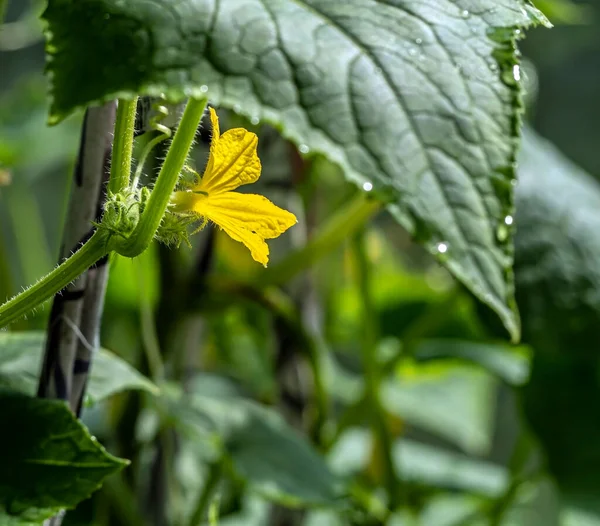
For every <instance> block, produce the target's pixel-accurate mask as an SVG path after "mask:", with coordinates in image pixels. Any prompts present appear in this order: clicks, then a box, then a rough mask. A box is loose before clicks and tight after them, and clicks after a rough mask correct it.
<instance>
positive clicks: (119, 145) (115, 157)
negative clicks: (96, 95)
mask: <svg viewBox="0 0 600 526" xmlns="http://www.w3.org/2000/svg"><path fill="white" fill-rule="evenodd" d="M136 109H137V97H135V98H134V99H133V100H124V99H119V104H118V106H117V120H116V122H115V138H114V142H113V149H112V160H111V165H110V181H109V182H108V191H109V192H111V193H113V194H118V193H119V192H120V191H122V190H124V189H125V188H127V187H128V186H129V178H130V177H131V158H132V155H133V132H134V130H135V112H136Z"/></svg>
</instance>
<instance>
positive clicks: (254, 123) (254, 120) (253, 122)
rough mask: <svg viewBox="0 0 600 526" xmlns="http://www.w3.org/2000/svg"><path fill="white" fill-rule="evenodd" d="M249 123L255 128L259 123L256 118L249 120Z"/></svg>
mask: <svg viewBox="0 0 600 526" xmlns="http://www.w3.org/2000/svg"><path fill="white" fill-rule="evenodd" d="M250 122H251V123H252V125H253V126H256V125H257V124H258V123H259V122H260V119H259V118H258V117H256V116H254V117H252V118H251V119H250Z"/></svg>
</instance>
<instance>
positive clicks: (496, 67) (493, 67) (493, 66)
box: [489, 61, 498, 71]
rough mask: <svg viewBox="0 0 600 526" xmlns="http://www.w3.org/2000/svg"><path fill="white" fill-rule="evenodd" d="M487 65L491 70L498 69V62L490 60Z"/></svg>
mask: <svg viewBox="0 0 600 526" xmlns="http://www.w3.org/2000/svg"><path fill="white" fill-rule="evenodd" d="M489 66H490V69H491V70H492V71H496V70H497V69H498V64H496V62H495V61H492V62H490V64H489Z"/></svg>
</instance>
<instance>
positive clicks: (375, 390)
mask: <svg viewBox="0 0 600 526" xmlns="http://www.w3.org/2000/svg"><path fill="white" fill-rule="evenodd" d="M353 241H354V253H355V256H356V266H357V277H358V288H359V291H360V296H361V300H362V314H363V316H362V319H363V323H364V333H363V342H362V345H361V350H362V361H363V367H364V372H365V393H366V394H365V399H366V401H367V402H368V403H369V404H370V406H371V425H372V428H373V433H374V434H375V436H376V437H377V439H378V441H379V444H380V447H381V452H382V457H383V458H382V464H383V469H384V470H385V483H386V487H387V492H388V497H389V507H390V509H391V510H394V509H396V507H397V506H398V503H399V499H400V479H399V477H398V473H397V472H396V466H395V462H394V457H393V445H394V442H393V437H392V434H391V432H390V430H389V428H388V425H387V419H386V414H385V411H384V409H383V407H382V404H381V398H380V392H381V374H380V371H379V364H378V362H377V339H378V327H377V320H376V318H375V316H376V313H375V306H374V304H373V298H372V295H371V287H370V264H369V261H368V257H367V252H366V249H365V232H364V229H361V231H359V233H358V234H357V235H356V236H355V237H354V239H353Z"/></svg>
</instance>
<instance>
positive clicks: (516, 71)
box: [512, 64, 521, 82]
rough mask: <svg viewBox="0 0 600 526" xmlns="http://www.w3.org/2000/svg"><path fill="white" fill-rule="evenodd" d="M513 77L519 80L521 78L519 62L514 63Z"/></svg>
mask: <svg viewBox="0 0 600 526" xmlns="http://www.w3.org/2000/svg"><path fill="white" fill-rule="evenodd" d="M512 73H513V78H514V79H515V80H516V81H517V82H519V81H520V80H521V68H520V66H519V64H515V65H514V66H513V69H512Z"/></svg>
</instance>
